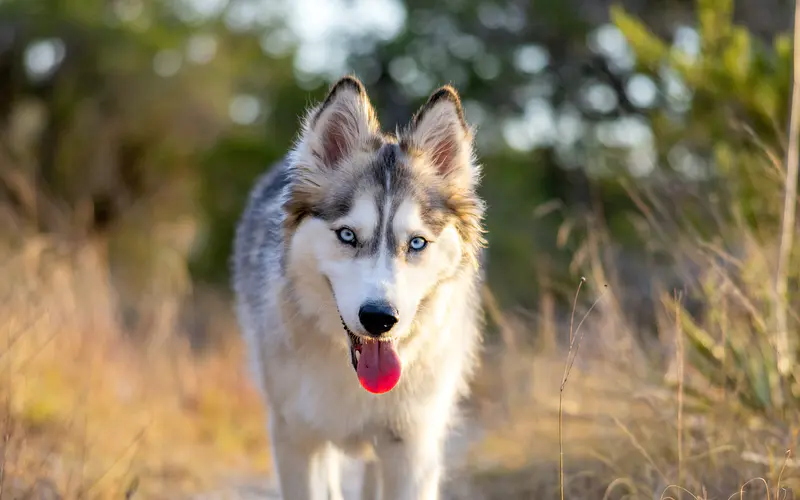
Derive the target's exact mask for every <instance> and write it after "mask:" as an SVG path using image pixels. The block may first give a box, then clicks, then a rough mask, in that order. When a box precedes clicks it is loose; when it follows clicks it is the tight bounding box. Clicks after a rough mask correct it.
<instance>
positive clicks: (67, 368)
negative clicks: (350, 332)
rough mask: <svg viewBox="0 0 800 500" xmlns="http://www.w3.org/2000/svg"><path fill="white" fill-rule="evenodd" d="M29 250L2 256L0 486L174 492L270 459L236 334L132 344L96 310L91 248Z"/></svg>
mask: <svg viewBox="0 0 800 500" xmlns="http://www.w3.org/2000/svg"><path fill="white" fill-rule="evenodd" d="M25 250H26V251H28V253H30V250H31V249H30V248H29V247H26V249H25ZM88 251H89V250H86V249H82V250H79V251H78V254H81V253H82V252H88ZM34 253H35V254H36V258H31V257H30V255H26V252H25V251H23V252H19V253H16V254H15V255H13V256H12V257H11V258H10V259H8V260H6V262H7V263H8V265H7V266H5V267H4V268H3V277H4V278H5V279H3V280H2V283H3V285H4V286H3V287H2V292H1V293H2V294H3V297H4V300H3V302H2V304H1V305H0V346H3V348H2V349H0V352H2V354H0V429H2V432H3V433H5V436H6V439H5V444H4V446H3V449H2V456H1V457H0V460H1V462H0V464H1V465H2V473H1V474H0V475H1V476H2V487H3V490H4V491H3V494H2V498H22V497H23V495H24V494H25V492H26V491H28V490H31V489H37V490H38V491H39V493H37V494H36V495H35V496H34V498H47V497H46V496H40V495H44V493H42V491H44V490H42V488H43V487H44V486H43V481H44V479H43V478H46V482H47V483H48V484H49V485H50V486H49V487H50V488H52V489H54V490H56V491H58V492H59V493H60V495H62V498H123V497H124V495H123V494H124V493H125V492H130V493H131V494H133V493H134V492H135V496H134V498H176V496H178V495H180V494H184V493H190V492H193V491H202V490H204V489H206V488H208V487H209V486H210V485H211V484H214V483H215V482H217V481H219V480H220V479H221V478H229V477H231V476H235V475H236V474H239V473H242V472H244V473H247V472H250V473H261V474H263V473H266V472H267V471H268V470H269V467H270V464H269V457H268V452H267V447H266V442H265V437H264V431H263V427H264V422H265V421H264V417H263V412H262V409H261V405H260V401H259V399H258V398H257V396H256V393H255V391H254V390H253V388H252V387H251V386H250V384H249V382H248V380H247V378H246V377H245V376H244V373H243V370H242V366H243V363H242V362H241V349H240V347H239V346H238V344H237V343H236V342H231V343H230V346H227V347H223V348H220V349H217V350H215V352H214V353H213V354H210V355H206V356H202V357H198V356H196V355H192V354H191V353H190V352H189V349H188V347H186V346H184V345H181V344H179V343H177V342H174V341H171V342H169V345H168V346H165V347H162V348H157V349H152V350H151V352H150V354H148V353H147V352H146V350H143V349H136V348H133V347H132V345H131V343H130V342H128V341H126V340H124V339H123V338H122V335H121V334H120V332H118V331H115V330H114V327H113V325H112V324H109V319H110V318H111V317H112V315H111V312H110V311H107V310H106V311H104V310H102V308H103V307H104V306H106V307H107V306H108V303H109V302H108V300H107V299H106V300H98V296H99V295H102V294H103V293H102V292H101V293H100V294H97V293H95V292H96V291H97V290H98V289H99V290H101V291H105V292H107V291H108V290H107V288H106V287H104V283H105V282H104V280H102V279H97V278H98V277H102V276H104V274H103V273H102V272H100V269H97V268H95V267H94V266H93V262H94V261H93V259H89V261H88V263H87V262H86V261H82V260H81V258H77V259H76V256H75V254H70V255H69V256H61V257H59V256H57V255H54V254H57V253H58V252H56V251H53V250H52V249H51V248H48V249H46V250H45V251H39V252H34ZM78 257H80V255H79V256H78ZM12 492H13V493H12ZM10 493H12V494H10Z"/></svg>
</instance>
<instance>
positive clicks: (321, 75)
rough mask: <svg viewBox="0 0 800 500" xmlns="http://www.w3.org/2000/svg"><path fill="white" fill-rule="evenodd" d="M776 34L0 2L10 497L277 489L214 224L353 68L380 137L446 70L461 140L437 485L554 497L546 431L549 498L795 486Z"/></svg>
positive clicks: (767, 18)
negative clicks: (468, 384)
mask: <svg viewBox="0 0 800 500" xmlns="http://www.w3.org/2000/svg"><path fill="white" fill-rule="evenodd" d="M793 16H794V4H793V3H792V2H789V1H788V0H737V1H735V2H734V1H733V0H626V1H621V2H616V3H612V2H610V1H608V0H535V1H534V0H502V1H501V0H440V1H437V2H429V1H422V0H408V1H406V2H401V1H399V0H349V1H348V0H286V1H283V0H238V1H237V0H150V1H143V0H0V298H1V300H0V435H3V436H5V438H4V439H3V440H2V442H1V443H0V449H2V453H0V497H2V498H6V496H8V497H9V498H126V495H127V498H165V499H173V498H273V497H271V496H269V495H271V494H274V492H275V489H274V478H273V477H272V465H271V460H270V457H269V452H268V450H269V448H268V443H267V438H266V432H265V414H264V411H263V407H262V402H261V400H260V399H259V397H258V395H257V394H256V393H255V391H254V389H253V384H252V381H251V380H250V379H249V378H248V375H249V374H248V373H247V372H246V370H245V367H244V365H243V362H242V346H241V343H240V338H239V332H238V328H237V326H236V324H235V321H234V318H233V314H232V310H231V295H230V286H229V283H228V279H229V257H230V252H231V244H232V238H233V232H234V227H235V222H236V220H237V218H238V217H239V215H240V213H241V210H242V208H243V205H244V202H245V200H246V196H247V192H248V190H249V188H250V187H251V185H252V182H253V180H254V179H255V177H256V176H257V175H259V174H260V173H261V172H263V171H265V169H267V168H269V167H270V166H271V165H272V164H274V163H275V162H276V161H279V160H280V159H281V158H282V156H283V155H284V154H285V153H286V151H287V149H288V148H289V147H291V145H292V141H293V140H294V139H295V138H296V134H297V131H298V126H299V124H300V118H301V117H302V116H303V114H304V112H305V111H306V110H307V109H308V108H309V107H310V106H311V105H312V104H313V103H315V102H317V101H318V100H319V99H321V98H323V97H324V95H325V92H326V90H327V88H328V86H329V85H330V83H331V82H333V81H334V80H336V79H338V78H339V77H340V76H342V75H344V74H355V75H356V76H358V77H359V78H360V79H361V80H362V81H363V82H364V84H365V86H366V87H367V90H368V93H369V95H370V97H371V99H372V101H373V104H374V105H375V107H376V109H377V110H378V114H379V118H380V120H381V123H382V125H383V127H384V128H385V129H386V130H394V129H395V128H397V127H402V126H404V125H405V124H406V123H407V122H408V120H409V119H410V116H411V114H412V113H413V112H414V111H415V110H416V109H417V108H418V107H419V106H420V105H421V104H422V103H423V102H424V100H425V99H426V98H427V96H428V95H430V93H431V92H433V91H434V90H435V89H436V88H437V87H439V86H440V85H442V84H445V83H450V84H452V85H454V86H455V87H456V88H457V89H458V91H459V92H460V94H461V96H462V99H463V103H464V107H465V112H466V117H467V120H468V121H469V122H470V123H471V124H473V125H474V126H476V130H477V135H476V144H477V149H478V155H479V158H480V161H481V162H482V163H483V165H484V171H485V178H484V182H483V185H482V187H481V194H482V195H483V196H484V197H485V198H486V200H487V202H488V204H489V211H488V215H487V226H488V229H489V233H488V240H489V250H488V257H489V258H488V264H487V274H488V285H487V288H486V290H485V293H484V297H485V302H486V349H485V353H484V360H483V365H482V370H481V372H480V374H479V375H478V377H477V379H476V381H475V384H474V395H473V396H472V397H471V398H470V400H469V401H467V402H466V403H465V412H466V413H465V415H466V418H465V423H464V425H463V428H461V429H460V430H459V432H458V434H457V435H456V436H454V438H453V443H452V449H451V451H449V452H448V459H447V460H448V466H449V469H450V473H449V476H448V482H447V483H446V485H445V486H444V488H443V489H444V491H445V492H446V498H464V499H472V498H476V499H477V498H491V499H494V498H497V499H516V498H520V499H521V498H558V497H559V494H560V488H561V484H560V481H559V469H561V466H560V465H559V451H560V449H561V448H562V447H563V451H564V457H565V460H564V464H563V469H562V470H563V471H564V472H565V475H564V489H565V497H566V498H571V499H577V498H580V499H584V498H598V499H600V498H615V499H616V498H619V499H622V498H660V497H661V496H662V494H664V495H666V496H671V497H676V498H677V497H678V495H679V490H678V489H677V487H676V486H673V487H672V489H670V488H669V485H680V486H681V487H683V488H685V489H686V490H685V491H687V492H691V493H692V494H694V495H696V497H698V498H728V497H729V495H732V494H736V495H738V494H739V491H740V489H739V488H740V486H741V485H742V484H745V483H746V482H748V481H750V482H749V483H747V484H748V486H747V487H746V488H745V489H744V490H742V491H746V493H743V497H747V498H788V497H784V496H782V495H783V493H781V492H780V491H779V490H780V488H792V487H794V488H795V489H797V488H800V462H798V461H797V459H796V458H794V450H795V447H796V446H797V444H798V433H800V369H799V368H798V367H797V365H796V359H797V357H798V355H800V341H798V326H800V322H798V315H797V311H798V310H799V309H798V306H800V300H798V298H799V296H800V289H798V287H799V286H800V252H798V250H796V247H797V246H798V245H797V244H795V242H794V241H793V236H794V235H795V234H796V233H798V228H799V227H800V226H798V224H797V222H796V217H795V216H794V211H795V208H796V192H794V194H793V193H792V191H791V190H790V189H788V188H789V187H790V185H791V183H792V182H795V183H796V176H795V177H793V174H792V172H791V166H792V163H794V162H796V160H797V158H796V157H794V156H796V152H795V154H794V156H792V155H791V154H789V151H791V147H790V146H791V141H792V140H795V139H796V137H793V138H792V137H790V133H789V124H790V120H789V118H790V108H791V99H790V96H791V82H792V68H793V65H792V57H793V48H792V47H793V33H792V29H793ZM795 151H796V150H795ZM793 179H794V181H793ZM582 278H583V280H582ZM579 285H580V290H578V288H579ZM576 293H577V295H576ZM578 325H580V327H579V330H578V332H577V333H576V331H575V330H576V327H577V326H578ZM575 339H580V340H578V341H577V342H575V343H573V344H572V348H571V349H570V344H571V342H572V341H573V340H575ZM578 346H580V350H579V351H577V352H576V349H577V347H578ZM573 357H574V359H575V360H576V361H575V364H574V366H573V368H572V370H571V371H570V375H569V380H568V383H567V384H566V385H565V386H564V385H562V382H563V374H564V367H565V363H566V362H567V361H568V360H570V359H573ZM562 387H564V388H565V389H564V391H563V393H561V392H560V389H561V388H562ZM560 395H562V396H563V399H560V398H559V396H560ZM559 413H561V414H562V417H561V419H560V424H559V417H558V416H559ZM559 428H560V430H561V433H562V434H563V435H562V438H563V439H561V440H559ZM559 441H561V443H559ZM787 450H788V454H787ZM787 457H788V458H787ZM756 478H762V479H763V481H761V480H760V479H756ZM754 479H755V480H754ZM768 488H769V489H770V492H769V493H768V492H767V490H768ZM665 489H666V493H664V491H665ZM215 495H216V496H215ZM747 495H751V496H747ZM689 496H690V495H689V494H688V493H684V498H688V497H689Z"/></svg>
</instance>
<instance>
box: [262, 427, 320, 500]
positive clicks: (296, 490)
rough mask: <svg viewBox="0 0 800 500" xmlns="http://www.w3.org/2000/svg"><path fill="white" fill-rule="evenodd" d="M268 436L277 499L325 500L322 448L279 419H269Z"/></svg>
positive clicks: (316, 442) (315, 441)
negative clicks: (277, 487)
mask: <svg viewBox="0 0 800 500" xmlns="http://www.w3.org/2000/svg"><path fill="white" fill-rule="evenodd" d="M271 417H272V418H270V425H269V434H270V441H271V443H272V455H273V457H274V458H275V465H276V469H277V475H278V482H279V485H280V490H281V498H283V499H284V500H328V495H327V493H328V491H327V484H326V483H327V481H325V480H324V479H325V478H324V469H323V468H324V466H325V464H324V463H322V462H323V461H324V460H323V459H324V452H325V445H324V443H323V442H320V441H317V440H313V439H310V438H309V436H308V434H305V433H300V432H298V430H297V429H296V428H294V427H293V426H289V425H286V422H285V421H283V420H282V419H281V418H280V417H277V416H275V415H274V414H273V415H271Z"/></svg>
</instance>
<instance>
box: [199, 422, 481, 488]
mask: <svg viewBox="0 0 800 500" xmlns="http://www.w3.org/2000/svg"><path fill="white" fill-rule="evenodd" d="M481 436H482V431H481V430H480V429H479V428H478V427H477V425H475V424H474V423H471V422H465V424H464V425H463V426H462V427H461V428H459V429H456V430H455V431H454V432H453V433H452V434H451V436H450V438H449V439H448V443H447V449H446V452H445V453H446V461H447V466H446V468H447V473H448V475H450V476H453V475H457V473H458V471H459V470H460V469H461V467H463V465H464V458H465V457H466V454H467V450H468V449H469V447H470V445H472V444H473V443H474V442H476V441H477V440H479V439H480V438H481ZM362 472H363V471H362V466H361V464H360V463H358V462H356V461H354V460H349V459H348V460H347V461H346V462H345V464H344V472H343V475H342V477H343V478H349V480H347V481H345V480H344V479H343V480H342V489H343V490H344V491H343V493H344V498H345V500H358V498H359V493H358V491H359V487H360V485H361V476H362ZM456 483H457V482H456V481H453V482H452V484H450V485H448V486H445V487H444V488H443V492H444V493H445V495H444V496H443V498H444V499H452V500H455V499H457V498H462V495H461V494H460V492H459V491H457V490H458V488H457V484H456ZM280 498H281V496H280V494H279V492H278V491H277V485H276V480H275V478H274V477H264V478H254V479H252V480H235V481H231V484H230V485H223V486H222V487H221V488H220V489H218V490H216V491H213V492H209V493H205V494H201V495H195V496H193V497H191V500H280Z"/></svg>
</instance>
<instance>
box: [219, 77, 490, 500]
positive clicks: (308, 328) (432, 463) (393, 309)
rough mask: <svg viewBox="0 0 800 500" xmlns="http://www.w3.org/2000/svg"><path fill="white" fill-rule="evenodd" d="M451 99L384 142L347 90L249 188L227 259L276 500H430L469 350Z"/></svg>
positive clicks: (475, 281) (363, 104)
mask: <svg viewBox="0 0 800 500" xmlns="http://www.w3.org/2000/svg"><path fill="white" fill-rule="evenodd" d="M472 136H473V133H472V130H471V128H470V127H469V126H468V125H467V123H466V122H465V119H464V113H463V111H462V107H461V102H460V100H459V97H458V94H457V93H456V91H455V90H454V89H453V88H452V87H450V86H445V87H442V88H441V89H439V90H437V91H436V92H435V93H433V94H432V95H431V96H430V98H429V99H428V101H427V103H426V104H425V105H424V106H422V108H421V109H420V110H419V111H418V112H417V113H416V114H415V115H414V117H413V119H412V120H411V122H410V124H409V125H408V126H407V127H406V128H405V129H403V130H400V131H398V132H397V133H396V134H385V133H382V132H381V130H380V125H379V123H378V120H377V118H376V115H375V111H374V109H373V107H372V105H371V103H370V100H369V98H368V97H367V94H366V92H365V90H364V86H363V85H362V84H361V82H360V81H359V80H358V79H356V78H355V77H351V76H348V77H344V78H342V79H341V80H339V81H338V82H336V83H335V84H334V85H333V86H332V87H331V88H330V91H329V93H328V95H327V97H326V98H325V100H324V102H322V103H321V104H319V105H318V106H316V107H315V108H313V109H312V110H311V111H310V112H309V113H308V114H307V116H306V117H305V120H304V121H303V126H302V130H301V131H300V134H299V137H298V139H297V141H296V143H295V145H294V147H293V148H292V150H291V151H290V152H289V154H288V155H287V156H286V158H285V159H284V161H283V162H282V163H280V164H279V165H277V166H275V167H273V168H272V169H271V171H269V172H267V173H266V174H265V175H264V176H263V177H261V178H260V179H259V180H257V181H256V184H255V187H254V188H253V190H252V192H251V194H250V197H249V200H248V203H247V206H246V208H245V210H244V214H243V215H242V218H241V221H240V222H239V225H238V228H237V234H236V241H235V248H234V255H233V283H232V285H233V288H234V290H235V295H236V312H237V315H238V321H239V324H240V327H241V329H242V330H243V335H244V337H245V338H246V341H247V345H248V349H249V354H250V356H251V358H250V361H251V364H252V367H253V368H254V370H255V373H256V378H257V379H258V382H259V384H260V385H261V389H262V391H263V394H264V396H265V399H266V402H267V407H268V411H269V418H268V420H269V434H270V439H271V445H272V454H273V457H274V463H275V466H276V469H277V476H278V481H279V484H280V489H281V492H282V495H283V498H285V499H286V500H307V499H322V498H333V499H340V498H342V493H341V490H340V477H339V475H340V471H339V470H338V463H337V461H338V457H340V455H339V453H340V452H344V453H346V454H349V455H351V456H355V457H357V458H359V457H360V458H363V459H365V460H366V464H365V469H364V470H365V474H364V481H363V483H362V485H361V491H362V496H361V497H362V498H363V499H365V500H367V499H372V498H383V499H386V500H433V499H438V498H439V483H440V478H441V476H442V470H443V465H442V462H443V445H444V440H445V437H446V434H447V431H448V429H449V426H450V424H451V423H452V422H453V420H454V417H455V416H456V406H457V403H458V401H459V399H460V398H461V397H463V396H465V395H466V394H467V391H468V382H469V381H470V378H471V374H472V373H473V372H474V370H475V368H476V364H477V358H478V352H479V348H480V345H481V334H480V332H481V326H482V320H481V318H482V311H481V309H480V300H479V297H480V293H479V286H480V281H481V272H480V261H481V259H480V253H481V251H482V249H483V247H484V246H485V240H484V238H483V234H484V229H483V222H482V221H483V213H484V202H483V201H482V199H481V198H480V197H479V196H478V194H477V193H476V188H477V186H478V183H479V177H480V175H479V174H480V168H479V166H478V165H477V164H476V162H475V158H474V153H473V145H472Z"/></svg>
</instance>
